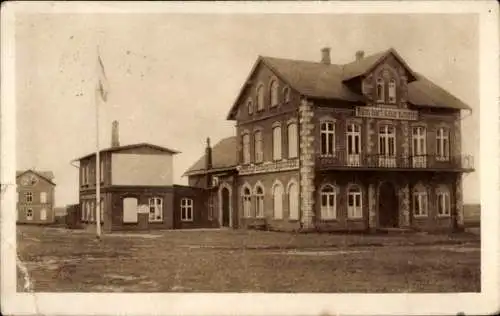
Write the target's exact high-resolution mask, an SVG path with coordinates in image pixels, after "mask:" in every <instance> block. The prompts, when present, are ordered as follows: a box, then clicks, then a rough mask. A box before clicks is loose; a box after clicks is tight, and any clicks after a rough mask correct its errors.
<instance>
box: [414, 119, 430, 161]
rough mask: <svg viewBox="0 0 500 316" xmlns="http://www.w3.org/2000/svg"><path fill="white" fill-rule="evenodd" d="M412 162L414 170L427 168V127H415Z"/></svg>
mask: <svg viewBox="0 0 500 316" xmlns="http://www.w3.org/2000/svg"><path fill="white" fill-rule="evenodd" d="M412 138H413V142H412V156H413V158H412V161H413V167H414V168H425V166H426V152H427V150H426V130H425V127H421V126H418V127H414V128H413V132H412Z"/></svg>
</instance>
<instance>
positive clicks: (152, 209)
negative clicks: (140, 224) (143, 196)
mask: <svg viewBox="0 0 500 316" xmlns="http://www.w3.org/2000/svg"><path fill="white" fill-rule="evenodd" d="M149 221H150V222H161V221H163V199H162V198H159V197H154V198H150V199H149Z"/></svg>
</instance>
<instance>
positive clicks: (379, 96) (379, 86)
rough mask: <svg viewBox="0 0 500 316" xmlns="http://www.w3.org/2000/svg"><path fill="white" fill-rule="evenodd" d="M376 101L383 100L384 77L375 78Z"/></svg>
mask: <svg viewBox="0 0 500 316" xmlns="http://www.w3.org/2000/svg"><path fill="white" fill-rule="evenodd" d="M377 101H379V102H384V101H385V96H384V79H382V78H377Z"/></svg>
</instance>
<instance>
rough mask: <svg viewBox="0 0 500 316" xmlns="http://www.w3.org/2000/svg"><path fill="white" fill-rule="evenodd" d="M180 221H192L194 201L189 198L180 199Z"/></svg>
mask: <svg viewBox="0 0 500 316" xmlns="http://www.w3.org/2000/svg"><path fill="white" fill-rule="evenodd" d="M181 221H182V222H192V221H194V201H193V199H191V198H182V199H181Z"/></svg>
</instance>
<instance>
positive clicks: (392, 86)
mask: <svg viewBox="0 0 500 316" xmlns="http://www.w3.org/2000/svg"><path fill="white" fill-rule="evenodd" d="M389 103H393V104H394V103H396V80H394V79H391V80H390V81H389Z"/></svg>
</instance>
